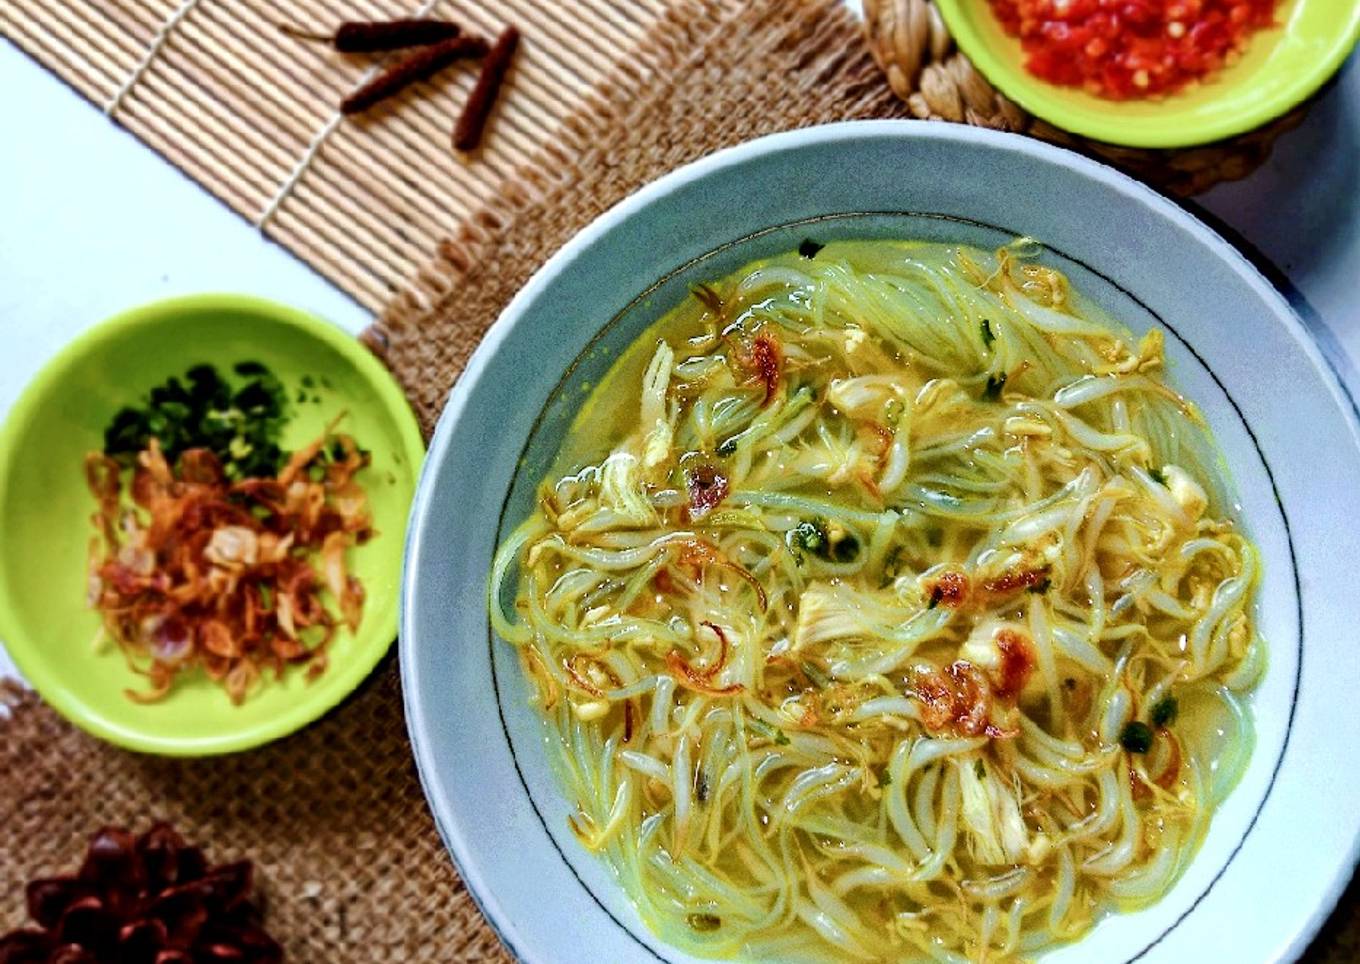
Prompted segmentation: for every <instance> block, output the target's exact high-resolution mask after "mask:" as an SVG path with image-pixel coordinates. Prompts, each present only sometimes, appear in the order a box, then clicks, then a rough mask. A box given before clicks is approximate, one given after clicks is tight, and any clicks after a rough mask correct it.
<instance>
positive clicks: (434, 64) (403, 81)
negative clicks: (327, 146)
mask: <svg viewBox="0 0 1360 964" xmlns="http://www.w3.org/2000/svg"><path fill="white" fill-rule="evenodd" d="M486 52H487V46H486V41H485V40H483V39H482V38H481V37H473V36H460V37H454V38H453V39H452V40H443V41H440V42H439V43H437V44H433V45H431V46H429V47H422V48H421V49H419V50H417V51H416V52H415V53H413V54H410V55H409V56H406V57H403V58H401V59H400V60H398V61H397V62H396V63H394V64H393V65H392V66H390V67H388V68H387V69H386V70H384V71H383V72H382V73H380V74H378V76H376V77H374V78H373V79H372V80H370V81H369V82H368V83H366V84H364V85H363V86H361V87H360V88H359V89H358V90H356V91H355V92H354V93H352V94H350V95H349V96H348V97H346V98H345V99H344V100H342V101H341V102H340V112H341V113H342V114H358V113H359V112H361V111H365V110H368V109H369V108H370V107H372V106H373V105H374V104H376V103H378V102H379V101H383V100H386V99H387V98H389V97H392V96H393V95H395V94H399V93H401V92H402V91H403V90H405V89H406V88H407V87H409V86H411V85H412V84H414V83H416V82H418V81H421V80H427V79H429V78H430V77H433V76H434V75H435V74H436V73H438V72H439V71H441V70H443V69H444V68H445V67H447V66H449V64H452V63H455V62H457V61H459V60H464V59H467V58H469V57H480V56H482V55H483V54H485V53H486Z"/></svg>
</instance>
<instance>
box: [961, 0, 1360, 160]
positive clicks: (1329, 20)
mask: <svg viewBox="0 0 1360 964" xmlns="http://www.w3.org/2000/svg"><path fill="white" fill-rule="evenodd" d="M935 5H936V6H937V7H938V8H939V10H940V13H941V15H943V17H944V21H945V23H946V25H948V27H949V32H950V34H952V35H953V37H954V39H955V41H956V42H957V43H958V45H959V49H960V50H962V51H963V52H964V53H965V54H967V55H968V58H969V59H970V60H972V62H973V63H974V64H975V65H976V66H977V68H978V70H980V71H982V73H983V75H984V76H985V77H986V78H987V79H988V80H989V81H991V82H992V84H993V86H995V87H996V88H997V89H998V90H1000V91H1001V92H1002V93H1003V94H1005V95H1006V96H1007V97H1009V98H1010V99H1011V100H1013V101H1015V102H1016V103H1017V104H1019V105H1020V106H1021V107H1023V108H1025V110H1027V111H1029V112H1030V113H1031V114H1034V115H1035V116H1037V117H1041V118H1043V119H1044V120H1046V121H1048V122H1049V123H1050V124H1052V125H1054V126H1055V127H1061V128H1063V129H1064V130H1067V131H1071V132H1072V133H1074V134H1080V135H1082V136H1083V137H1090V138H1094V139H1095V140H1099V141H1105V142H1106V143H1109V144H1122V145H1125V146H1127V147H1161V148H1167V147H1189V146H1191V145H1193V144H1207V143H1209V142H1211V141H1218V140H1222V139H1224V138H1227V137H1233V136H1235V135H1237V134H1241V133H1243V132H1244V131H1249V130H1252V129H1253V128H1256V127H1260V126H1261V125H1262V124H1264V123H1266V122H1267V121H1270V120H1273V119H1274V118H1276V117H1279V116H1280V115H1281V114H1284V113H1286V112H1287V111H1289V110H1290V109H1292V108H1293V107H1295V106H1297V105H1298V104H1300V103H1302V102H1303V101H1304V100H1305V99H1306V98H1308V97H1309V96H1311V95H1312V94H1313V93H1314V92H1315V91H1316V90H1317V89H1318V88H1319V87H1321V86H1322V85H1323V83H1325V82H1326V80H1327V78H1328V77H1330V76H1331V75H1332V74H1333V73H1335V72H1336V70H1337V68H1339V67H1340V66H1341V64H1342V62H1343V61H1344V60H1345V59H1346V56H1347V55H1348V54H1349V53H1350V51H1351V49H1352V48H1353V47H1354V46H1355V43H1356V39H1357V38H1358V37H1360V3H1358V2H1356V0H1286V2H1283V3H1281V4H1280V6H1279V8H1278V9H1277V11H1276V19H1277V20H1278V22H1279V26H1278V27H1275V28H1272V29H1270V30H1262V31H1260V32H1258V33H1256V34H1254V35H1253V36H1252V38H1251V40H1250V42H1249V46H1248V48H1247V50H1246V52H1245V53H1244V54H1243V56H1242V58H1241V59H1240V60H1239V61H1237V62H1236V63H1235V64H1233V65H1231V66H1230V67H1226V68H1224V69H1223V70H1221V71H1219V72H1218V73H1216V74H1214V75H1212V76H1210V77H1209V78H1208V79H1207V80H1206V81H1205V82H1203V83H1201V84H1197V85H1194V86H1193V87H1190V88H1187V89H1186V90H1184V91H1181V92H1180V93H1178V94H1173V95H1171V96H1169V97H1166V98H1164V99H1162V100H1128V101H1113V100H1105V99H1103V98H1100V97H1095V96H1093V95H1091V94H1088V93H1086V92H1085V91H1082V90H1078V89H1074V88H1071V87H1058V86H1056V85H1054V84H1050V83H1048V82H1046V81H1043V80H1040V79H1039V78H1038V77H1035V76H1034V75H1033V74H1031V73H1029V71H1027V70H1025V65H1024V53H1023V52H1022V51H1021V49H1020V41H1019V40H1018V39H1016V38H1015V37H1011V36H1009V35H1008V34H1007V33H1006V32H1005V31H1004V30H1003V29H1002V28H1001V23H1000V21H998V20H997V19H996V16H995V15H994V14H993V13H992V9H991V6H990V5H989V4H988V3H987V0H935Z"/></svg>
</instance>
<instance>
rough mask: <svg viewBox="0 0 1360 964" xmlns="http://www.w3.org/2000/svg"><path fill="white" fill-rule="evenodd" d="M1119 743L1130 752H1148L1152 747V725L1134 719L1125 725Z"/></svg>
mask: <svg viewBox="0 0 1360 964" xmlns="http://www.w3.org/2000/svg"><path fill="white" fill-rule="evenodd" d="M1119 744H1120V746H1122V747H1123V748H1124V749H1126V750H1128V751H1129V752H1130V753H1146V752H1147V751H1148V750H1150V749H1152V727H1150V726H1148V725H1147V724H1146V723H1140V722H1139V721H1137V720H1134V721H1133V722H1132V723H1126V724H1125V725H1124V731H1123V732H1122V733H1120V734H1119Z"/></svg>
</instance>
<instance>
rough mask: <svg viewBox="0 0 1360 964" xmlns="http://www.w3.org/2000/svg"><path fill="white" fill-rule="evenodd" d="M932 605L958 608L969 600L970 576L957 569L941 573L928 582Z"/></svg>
mask: <svg viewBox="0 0 1360 964" xmlns="http://www.w3.org/2000/svg"><path fill="white" fill-rule="evenodd" d="M927 589H929V591H930V605H931V607H932V608H933V607H935V606H944V607H945V608H947V609H958V608H959V607H960V606H962V605H963V604H964V603H965V602H966V601H967V600H968V577H967V576H966V575H964V574H963V573H961V572H959V571H958V570H955V569H950V570H948V571H946V572H942V573H940V574H939V575H938V576H936V577H935V578H934V579H933V580H932V581H931V582H929V583H927Z"/></svg>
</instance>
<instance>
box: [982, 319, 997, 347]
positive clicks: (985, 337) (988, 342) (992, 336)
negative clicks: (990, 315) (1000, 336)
mask: <svg viewBox="0 0 1360 964" xmlns="http://www.w3.org/2000/svg"><path fill="white" fill-rule="evenodd" d="M994 341H996V332H994V331H992V323H991V321H990V320H989V319H987V318H983V319H982V345H983V347H984V348H991V347H992V342H994Z"/></svg>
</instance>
